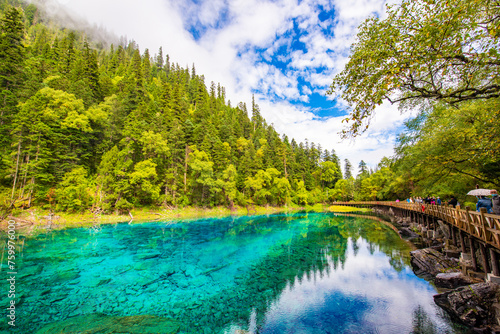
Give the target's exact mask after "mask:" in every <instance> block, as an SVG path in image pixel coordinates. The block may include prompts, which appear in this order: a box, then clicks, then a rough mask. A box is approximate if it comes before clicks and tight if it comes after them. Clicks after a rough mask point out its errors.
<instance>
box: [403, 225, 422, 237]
mask: <svg viewBox="0 0 500 334" xmlns="http://www.w3.org/2000/svg"><path fill="white" fill-rule="evenodd" d="M400 231H401V236H403V237H406V238H411V239H413V238H420V235H418V234H417V233H415V232H413V231H412V230H411V229H410V228H408V227H402V228H401V229H400Z"/></svg>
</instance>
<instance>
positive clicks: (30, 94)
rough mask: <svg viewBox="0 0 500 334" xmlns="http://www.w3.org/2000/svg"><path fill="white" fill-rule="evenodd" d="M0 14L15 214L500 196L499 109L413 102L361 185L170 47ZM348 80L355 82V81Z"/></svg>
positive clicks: (1, 165) (7, 186)
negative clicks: (489, 190) (392, 148)
mask: <svg viewBox="0 0 500 334" xmlns="http://www.w3.org/2000/svg"><path fill="white" fill-rule="evenodd" d="M422 1H424V0H422ZM456 1H459V0H456ZM405 6H406V5H405ZM405 8H406V7H405ZM393 11H394V10H393ZM395 11H396V12H398V10H395ZM0 14H1V16H0V33H1V34H0V104H1V113H0V158H1V159H0V197H1V202H2V205H3V206H5V207H9V206H10V207H11V208H12V207H24V208H29V207H32V206H34V205H35V206H42V207H45V208H50V209H53V210H67V211H82V210H87V209H103V210H104V211H105V212H113V211H124V212H126V211H127V210H129V209H131V208H133V207H141V206H163V207H174V206H185V205H195V206H216V205H223V206H228V207H233V206H235V205H241V206H244V205H252V204H257V205H268V204H269V205H308V204H314V203H319V202H323V203H327V202H331V201H336V200H388V199H391V200H392V199H396V198H400V199H403V198H406V197H409V196H427V195H435V196H442V197H447V196H451V195H455V196H457V195H458V196H459V199H461V200H462V201H464V200H466V197H465V195H464V194H465V193H466V192H467V190H468V189H469V188H473V187H474V186H475V184H477V183H479V184H480V185H481V186H483V187H498V186H499V185H500V170H499V167H498V166H500V158H499V157H500V152H498V148H499V147H500V146H499V145H498V138H499V137H500V132H499V131H500V130H499V129H500V126H499V125H500V124H499V122H500V117H499V116H500V115H499V110H500V108H499V107H500V106H499V100H498V98H497V97H494V96H488V97H487V99H466V100H464V101H454V105H453V106H451V105H450V104H449V101H442V102H438V103H421V104H415V105H414V106H415V107H418V108H420V109H421V112H420V113H419V115H418V116H417V117H416V118H414V119H412V120H410V121H408V122H407V124H406V128H405V130H404V131H403V133H402V134H401V135H400V138H399V140H398V144H397V147H396V155H395V156H394V157H390V158H384V159H382V161H381V162H380V163H379V165H378V166H377V167H376V168H375V170H372V169H369V168H368V167H367V165H366V163H365V162H364V161H363V160H361V162H360V163H359V165H357V167H358V173H357V174H356V175H355V174H354V170H353V169H354V168H353V165H352V164H351V162H350V161H349V160H344V161H342V162H341V161H339V158H338V157H337V155H336V154H335V151H334V150H331V151H328V150H323V149H322V148H321V146H320V145H316V144H314V143H309V142H307V141H306V142H305V143H297V142H296V141H295V140H294V139H291V140H290V139H289V138H287V137H286V136H284V135H283V136H281V135H280V134H278V133H277V132H276V131H275V129H274V128H273V126H272V125H270V124H267V123H266V121H265V120H264V118H263V117H262V116H261V113H260V108H259V106H258V104H257V103H256V102H255V100H252V101H251V104H250V105H249V106H247V105H246V104H245V103H238V104H237V105H236V106H232V105H231V102H230V101H229V99H228V97H227V96H226V93H225V89H224V87H223V86H221V85H220V84H216V83H214V82H211V83H210V84H209V85H207V84H206V83H205V78H204V76H203V75H200V74H198V73H197V72H196V69H195V66H194V65H193V66H192V67H191V68H190V69H189V68H183V67H181V66H179V64H178V63H174V62H172V61H171V60H170V57H169V56H168V55H166V54H164V52H163V50H162V49H161V48H160V49H159V50H158V51H157V53H156V54H153V55H152V54H151V53H150V51H149V50H147V49H146V50H144V51H143V52H142V53H141V52H140V49H139V46H138V45H137V44H136V43H135V42H133V41H132V42H129V43H117V44H111V45H107V44H106V41H100V40H95V39H94V40H92V39H90V38H88V37H87V35H86V34H85V33H84V32H81V31H74V30H69V29H65V28H62V27H60V26H58V25H57V24H55V23H54V22H52V21H50V19H48V18H47V17H46V16H44V15H43V14H41V11H40V10H39V9H38V8H37V7H36V6H34V5H33V4H29V5H28V4H26V3H23V2H21V1H17V0H9V1H8V0H2V1H0ZM443 15H444V14H443ZM499 17H500V16H499ZM392 19H394V18H392ZM400 20H401V18H400ZM367 22H368V23H365V26H364V28H363V29H362V30H361V32H360V34H367V31H368V32H369V31H378V30H377V27H376V25H377V24H379V21H378V20H372V21H370V20H368V21H367ZM370 22H371V23H370ZM398 22H399V21H398ZM494 22H495V23H498V20H496V21H494ZM370 24H371V25H375V27H372V26H371V25H370ZM497 35H498V32H497V31H496V30H495V31H492V33H491V36H497ZM367 36H368V35H367ZM377 36H379V37H380V35H377ZM475 36H476V35H475ZM452 37H453V36H451V37H449V38H452ZM488 38H489V37H488ZM360 41H363V39H360ZM495 41H496V39H495ZM360 43H361V42H360ZM369 45H371V44H369V43H368V47H369ZM368 49H369V50H372V48H368ZM353 50H355V51H356V50H357V51H356V52H361V50H362V48H361V46H360V45H358V46H357V49H356V48H354V49H353ZM489 52H490V53H488V54H489V55H490V56H491V57H493V56H494V54H495V53H494V50H493V51H491V50H490V51H489ZM355 59H357V58H355ZM436 59H441V58H439V57H437V58H436ZM439 61H441V60H439ZM488 62H489V63H490V66H489V68H494V69H495V68H496V67H495V64H494V62H493V61H490V60H488ZM349 66H350V65H348V67H347V68H349ZM358 70H359V69H358ZM481 70H482V71H483V72H484V71H486V69H484V68H482V69H481ZM346 73H347V70H346V71H344V74H342V75H343V76H344V77H343V78H344V79H346V80H347V79H349V80H351V81H352V80H354V79H355V77H356V73H357V72H356V73H354V72H353V73H351V74H350V75H351V76H348V75H347V74H346ZM388 73H389V72H388ZM391 73H392V72H391ZM397 73H399V72H397ZM397 73H396V72H394V73H393V74H394V75H397ZM373 75H374V76H375V77H377V75H378V74H376V73H375V74H373ZM484 75H486V74H484ZM491 77H492V78H493V79H492V80H497V79H495V76H494V75H493V74H492V76H491ZM496 78H497V77H496ZM365 79H368V77H366V78H365ZM338 80H340V79H338ZM353 82H355V81H353ZM359 84H361V83H359ZM471 84H472V83H471ZM377 85H381V86H380V87H381V88H382V90H383V89H385V88H384V87H385V86H384V85H385V84H384V82H378V83H377V84H376V85H375V84H374V85H373V87H372V93H373V94H375V95H376V94H377V93H376V89H377V87H378V86H377ZM380 96H382V95H380ZM405 96H406V95H405ZM407 96H408V97H410V96H411V97H412V98H414V99H416V98H417V97H415V96H414V95H411V94H410V95H407ZM354 116H356V114H354ZM341 166H342V167H341ZM342 170H343V173H342ZM460 195H462V196H461V197H460Z"/></svg>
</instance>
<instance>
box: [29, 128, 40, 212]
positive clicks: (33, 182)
mask: <svg viewBox="0 0 500 334" xmlns="http://www.w3.org/2000/svg"><path fill="white" fill-rule="evenodd" d="M39 153H40V135H39V136H38V145H37V147H36V155H35V165H36V163H37V161H38V154H39ZM33 189H35V174H33V176H32V177H31V189H30V196H29V200H28V208H29V207H31V199H32V197H33Z"/></svg>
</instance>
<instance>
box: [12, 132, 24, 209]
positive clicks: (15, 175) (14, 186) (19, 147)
mask: <svg viewBox="0 0 500 334" xmlns="http://www.w3.org/2000/svg"><path fill="white" fill-rule="evenodd" d="M20 156H21V139H19V143H18V144H17V158H16V172H15V174H14V184H13V185H12V196H11V197H10V200H11V201H13V200H14V194H15V192H16V184H17V175H18V173H19V157H20Z"/></svg>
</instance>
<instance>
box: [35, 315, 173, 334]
mask: <svg viewBox="0 0 500 334" xmlns="http://www.w3.org/2000/svg"><path fill="white" fill-rule="evenodd" d="M179 328H180V323H179V322H178V321H176V320H173V319H169V318H162V317H157V316H153V315H134V316H125V317H115V316H108V315H104V314H100V313H96V314H89V315H84V316H79V317H73V318H69V319H66V320H64V321H59V322H55V323H51V324H48V325H45V326H43V327H42V328H41V329H39V330H38V331H37V332H36V334H52V333H65V334H71V333H75V334H76V333H103V334H108V333H130V334H142V333H159V334H175V333H177V332H178V331H179Z"/></svg>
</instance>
